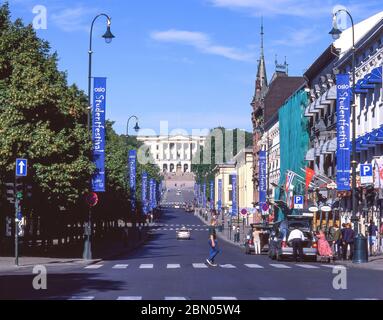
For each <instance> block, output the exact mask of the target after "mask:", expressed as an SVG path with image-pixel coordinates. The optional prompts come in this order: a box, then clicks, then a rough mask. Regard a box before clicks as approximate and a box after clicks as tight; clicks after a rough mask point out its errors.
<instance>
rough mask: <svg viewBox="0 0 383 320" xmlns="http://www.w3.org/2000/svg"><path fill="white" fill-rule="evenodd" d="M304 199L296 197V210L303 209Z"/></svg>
mask: <svg viewBox="0 0 383 320" xmlns="http://www.w3.org/2000/svg"><path fill="white" fill-rule="evenodd" d="M303 203H304V197H303V196H294V209H299V210H302V209H303Z"/></svg>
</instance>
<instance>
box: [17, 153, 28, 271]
mask: <svg viewBox="0 0 383 320" xmlns="http://www.w3.org/2000/svg"><path fill="white" fill-rule="evenodd" d="M15 169H16V170H15V192H14V193H15V265H16V266H18V265H19V221H20V220H21V219H19V218H20V216H21V218H22V212H21V206H20V201H21V200H22V198H23V194H22V190H18V186H19V185H21V186H22V184H21V183H20V181H18V179H17V178H19V177H26V176H27V175H28V160H27V159H16V165H15Z"/></svg>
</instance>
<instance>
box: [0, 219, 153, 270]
mask: <svg viewBox="0 0 383 320" xmlns="http://www.w3.org/2000/svg"><path fill="white" fill-rule="evenodd" d="M150 226H151V225H149V227H144V228H143V229H142V232H141V236H139V234H138V233H136V232H133V233H131V235H130V236H129V237H128V238H126V239H125V240H115V239H114V240H111V241H105V240H104V241H103V243H98V244H97V243H94V245H93V257H94V259H92V260H83V259H81V258H67V257H66V258H62V257H23V256H22V257H20V258H19V266H18V267H17V266H16V265H15V258H14V257H0V273H1V272H10V271H18V270H23V269H26V268H31V267H34V266H36V265H44V266H49V265H51V266H65V265H83V266H87V265H91V264H96V263H98V262H100V261H102V260H108V259H113V258H115V257H118V256H120V255H122V254H126V253H129V252H131V251H133V250H135V249H136V248H138V247H140V246H142V245H143V244H144V243H145V242H146V241H147V240H148V238H149V236H150ZM68 249H69V248H68ZM76 249H77V250H74V251H73V252H72V254H73V256H75V255H77V256H80V255H81V254H78V251H79V249H81V250H82V245H81V248H76Z"/></svg>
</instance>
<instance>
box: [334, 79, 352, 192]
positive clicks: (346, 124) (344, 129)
mask: <svg viewBox="0 0 383 320" xmlns="http://www.w3.org/2000/svg"><path fill="white" fill-rule="evenodd" d="M336 88H337V105H336V111H337V115H338V119H337V140H338V141H337V143H338V146H337V152H336V157H337V177H336V181H337V185H338V191H350V190H351V187H350V176H351V174H350V170H351V148H350V101H351V97H350V95H351V91H350V76H349V75H346V74H338V75H337V76H336Z"/></svg>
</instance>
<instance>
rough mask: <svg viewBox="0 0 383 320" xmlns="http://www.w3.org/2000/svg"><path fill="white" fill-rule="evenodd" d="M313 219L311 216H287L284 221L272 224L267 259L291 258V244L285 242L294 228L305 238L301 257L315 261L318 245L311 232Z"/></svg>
mask: <svg viewBox="0 0 383 320" xmlns="http://www.w3.org/2000/svg"><path fill="white" fill-rule="evenodd" d="M312 222H313V217H312V216H311V217H310V216H288V217H287V218H286V220H284V221H282V222H279V223H277V224H274V227H273V229H272V231H271V234H270V241H269V257H270V258H271V259H273V260H275V259H276V260H278V261H280V260H282V259H283V258H287V257H290V258H291V257H292V256H293V248H292V244H291V243H289V242H288V241H287V239H288V238H289V235H290V232H291V231H293V230H294V229H295V228H298V229H299V230H301V231H302V232H303V234H304V236H305V240H304V241H303V255H304V257H305V258H311V259H313V260H315V261H316V258H317V255H318V243H317V238H316V237H315V234H314V231H313V224H312Z"/></svg>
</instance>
